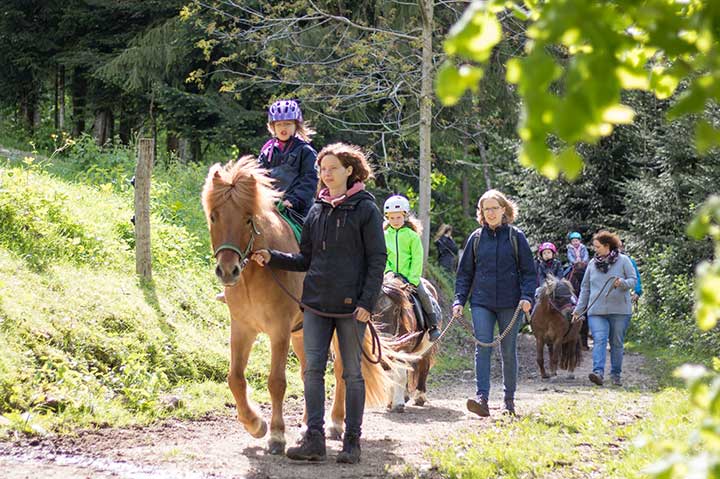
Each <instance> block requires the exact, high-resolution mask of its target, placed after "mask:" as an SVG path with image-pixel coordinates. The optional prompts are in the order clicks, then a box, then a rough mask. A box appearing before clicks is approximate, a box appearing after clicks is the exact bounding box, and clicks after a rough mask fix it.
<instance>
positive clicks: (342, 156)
mask: <svg viewBox="0 0 720 479" xmlns="http://www.w3.org/2000/svg"><path fill="white" fill-rule="evenodd" d="M328 155H332V156H335V157H337V159H338V160H340V163H341V164H342V165H343V166H344V167H345V168H347V167H348V166H352V173H351V174H350V176H349V177H348V179H347V187H348V188H350V187H351V186H352V185H353V184H355V183H357V182H358V181H366V180H368V179H370V178H374V177H375V176H374V174H373V171H372V167H371V166H370V163H369V162H368V159H367V156H366V155H365V153H363V151H362V150H361V149H360V147H359V146H355V145H348V144H347V143H332V144H330V145H327V146H326V147H325V148H323V149H322V150H320V153H318V156H317V166H318V169H320V165H322V160H323V158H325V157H326V156H328ZM326 187H327V185H325V183H323V180H322V178H320V180H319V181H318V192H319V191H320V190H322V189H323V188H326Z"/></svg>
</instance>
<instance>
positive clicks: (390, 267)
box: [385, 226, 424, 286]
mask: <svg viewBox="0 0 720 479" xmlns="http://www.w3.org/2000/svg"><path fill="white" fill-rule="evenodd" d="M385 246H386V247H387V254H388V256H387V263H386V264H385V272H386V273H387V272H388V271H392V272H394V273H400V274H401V275H403V276H405V278H406V279H407V280H408V281H409V282H410V283H411V284H412V285H413V286H417V285H418V284H420V276H422V270H423V256H424V255H423V247H422V240H421V239H420V235H418V234H417V233H416V232H415V231H413V230H412V229H411V228H409V227H407V226H403V227H401V228H400V229H398V230H396V229H395V228H393V227H392V226H388V229H386V230H385Z"/></svg>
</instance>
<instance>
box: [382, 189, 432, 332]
mask: <svg viewBox="0 0 720 479" xmlns="http://www.w3.org/2000/svg"><path fill="white" fill-rule="evenodd" d="M384 210H385V219H386V220H387V221H386V222H385V225H384V227H385V246H386V247H387V253H388V257H387V263H386V266H385V273H388V272H390V271H392V272H393V273H395V275H397V276H399V277H401V278H402V279H404V280H405V281H407V282H408V283H410V284H412V285H413V286H414V287H415V290H416V292H417V296H418V299H419V300H420V303H421V304H422V309H423V311H424V312H425V317H426V318H427V323H428V324H427V326H428V337H429V338H430V341H436V340H437V339H438V338H439V337H440V331H439V330H438V327H437V325H438V318H437V315H436V314H435V310H434V309H433V306H432V302H431V300H430V295H429V294H428V292H427V290H426V289H425V287H424V286H423V284H422V281H420V276H421V275H422V270H423V257H424V252H423V246H422V240H421V239H420V232H421V231H422V226H421V224H420V221H418V220H417V218H414V217H412V216H410V202H409V201H408V200H407V198H405V197H404V196H400V195H395V196H391V197H390V198H388V199H387V201H385V207H384Z"/></svg>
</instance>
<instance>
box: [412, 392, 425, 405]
mask: <svg viewBox="0 0 720 479" xmlns="http://www.w3.org/2000/svg"><path fill="white" fill-rule="evenodd" d="M426 402H427V399H425V395H424V394H418V395H417V396H415V401H414V403H415V405H416V406H424V405H425V403H426Z"/></svg>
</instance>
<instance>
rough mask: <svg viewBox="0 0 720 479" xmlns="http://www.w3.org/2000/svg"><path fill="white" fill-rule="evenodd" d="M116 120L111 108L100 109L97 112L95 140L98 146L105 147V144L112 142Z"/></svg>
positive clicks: (94, 131) (94, 129)
mask: <svg viewBox="0 0 720 479" xmlns="http://www.w3.org/2000/svg"><path fill="white" fill-rule="evenodd" d="M114 123H115V118H114V116H113V112H112V110H111V109H110V108H107V107H104V108H100V109H99V110H97V111H96V112H95V122H94V123H93V138H95V143H97V145H98V146H104V145H105V143H107V142H108V141H111V140H112V135H113V133H114V131H113V130H114V128H113V126H114Z"/></svg>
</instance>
